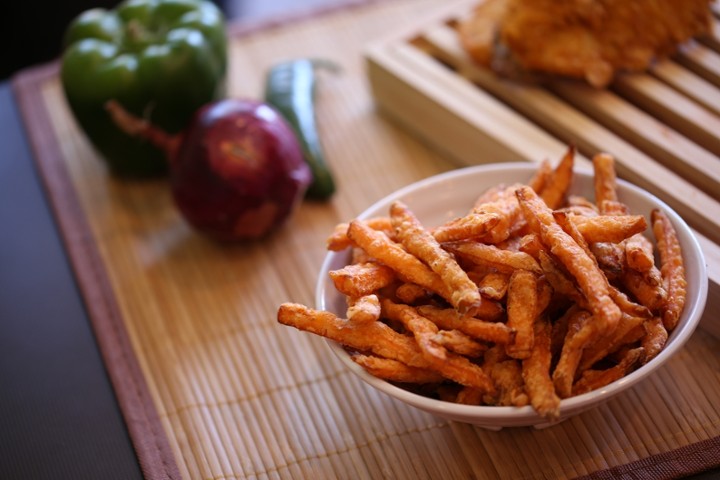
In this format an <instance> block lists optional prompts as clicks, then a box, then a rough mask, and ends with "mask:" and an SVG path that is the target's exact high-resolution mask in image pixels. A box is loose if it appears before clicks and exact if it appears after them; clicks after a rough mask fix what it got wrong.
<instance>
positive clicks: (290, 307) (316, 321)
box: [277, 303, 430, 368]
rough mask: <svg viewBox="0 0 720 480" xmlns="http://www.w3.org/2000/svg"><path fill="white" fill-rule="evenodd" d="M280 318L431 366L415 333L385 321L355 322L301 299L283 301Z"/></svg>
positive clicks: (365, 349)
mask: <svg viewBox="0 0 720 480" xmlns="http://www.w3.org/2000/svg"><path fill="white" fill-rule="evenodd" d="M277 319H278V322H280V323H282V324H283V325H288V326H291V327H295V328H297V329H298V330H304V331H306V332H311V333H314V334H316V335H320V336H323V337H326V338H329V339H330V340H334V341H336V342H338V343H340V344H342V345H345V346H346V347H350V348H352V349H355V350H358V351H361V352H372V353H374V354H375V355H378V356H380V357H385V358H390V359H393V360H398V361H400V362H402V363H405V364H407V365H410V366H413V367H420V368H428V367H429V366H430V363H429V362H428V361H427V360H425V357H424V355H423V353H422V351H421V350H420V348H418V345H417V343H415V341H414V340H413V339H412V338H411V337H408V336H406V335H401V334H399V333H397V332H396V331H394V330H393V329H391V328H390V327H388V326H387V325H385V324H383V323H382V322H372V323H364V324H355V323H352V322H349V321H347V320H345V319H342V318H339V317H338V316H336V315H334V314H333V313H330V312H326V311H321V310H315V309H312V308H309V307H306V306H305V305H300V304H297V303H283V304H282V305H280V308H279V309H278V314H277Z"/></svg>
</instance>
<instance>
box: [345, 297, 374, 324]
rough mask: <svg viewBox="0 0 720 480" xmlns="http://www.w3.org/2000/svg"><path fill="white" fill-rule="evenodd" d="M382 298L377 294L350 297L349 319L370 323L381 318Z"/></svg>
mask: <svg viewBox="0 0 720 480" xmlns="http://www.w3.org/2000/svg"><path fill="white" fill-rule="evenodd" d="M380 313H381V310H380V300H379V299H378V297H377V295H375V294H371V295H363V296H362V297H357V298H354V297H348V309H347V319H348V320H350V321H351V322H355V323H370V322H376V321H378V320H379V319H380Z"/></svg>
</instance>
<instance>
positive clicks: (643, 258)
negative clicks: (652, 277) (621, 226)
mask: <svg viewBox="0 0 720 480" xmlns="http://www.w3.org/2000/svg"><path fill="white" fill-rule="evenodd" d="M624 245H625V262H626V263H627V266H628V267H629V268H632V269H633V270H636V271H638V272H647V271H649V270H650V269H652V268H654V267H655V248H654V247H653V244H652V242H651V241H650V240H649V239H648V238H647V237H646V236H645V235H641V234H639V233H638V234H635V235H633V236H632V237H630V238H628V239H627V240H625V242H624Z"/></svg>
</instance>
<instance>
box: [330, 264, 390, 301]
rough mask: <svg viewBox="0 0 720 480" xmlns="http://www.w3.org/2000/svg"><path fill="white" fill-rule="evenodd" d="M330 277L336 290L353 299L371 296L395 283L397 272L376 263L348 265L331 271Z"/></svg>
mask: <svg viewBox="0 0 720 480" xmlns="http://www.w3.org/2000/svg"><path fill="white" fill-rule="evenodd" d="M328 275H329V276H330V279H331V280H332V282H333V285H335V288H336V289H337V290H338V291H339V292H340V293H342V294H343V295H347V296H348V297H352V298H359V297H363V296H365V295H370V294H371V293H374V292H376V291H378V290H380V289H381V288H384V287H387V286H388V285H390V284H391V283H392V282H393V281H395V278H396V277H395V272H393V270H392V269H391V268H390V267H386V266H385V265H380V264H379V263H375V262H366V263H360V264H351V265H346V266H344V267H343V268H340V269H337V270H331V271H330V272H329V273H328Z"/></svg>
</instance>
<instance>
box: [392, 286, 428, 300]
mask: <svg viewBox="0 0 720 480" xmlns="http://www.w3.org/2000/svg"><path fill="white" fill-rule="evenodd" d="M395 296H396V297H397V298H398V300H400V301H402V302H404V303H407V304H408V305H412V304H414V303H417V302H421V301H423V300H427V299H428V298H429V297H430V295H429V294H428V292H427V290H425V289H424V288H422V287H421V286H419V285H415V284H414V283H403V284H402V285H399V286H398V287H397V289H395Z"/></svg>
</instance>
